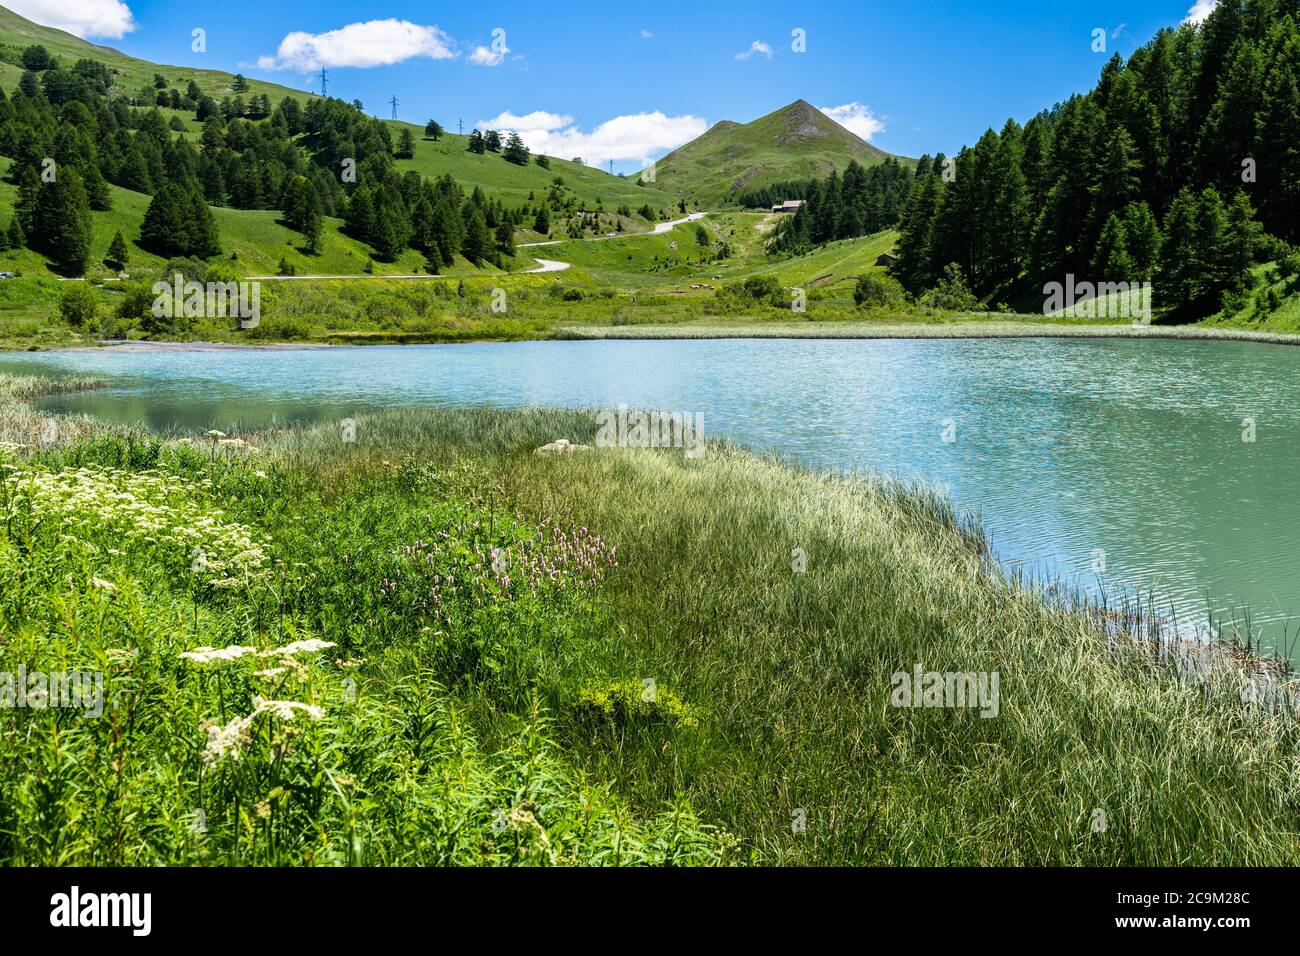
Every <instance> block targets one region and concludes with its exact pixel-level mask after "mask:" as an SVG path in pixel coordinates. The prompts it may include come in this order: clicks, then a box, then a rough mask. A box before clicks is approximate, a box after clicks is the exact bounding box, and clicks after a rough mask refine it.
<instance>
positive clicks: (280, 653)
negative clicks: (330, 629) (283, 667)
mask: <svg viewBox="0 0 1300 956" xmlns="http://www.w3.org/2000/svg"><path fill="white" fill-rule="evenodd" d="M337 646H338V645H337V644H335V643H334V642H333V641H322V640H320V639H319V638H315V637H313V638H309V639H308V640H305V641H294V642H293V643H292V644H286V645H284V647H273V648H271V649H270V650H269V651H263V652H262V656H263V657H292V656H293V655H294V654H298V653H303V654H314V653H316V652H317V651H323V650H325V648H327V647H337Z"/></svg>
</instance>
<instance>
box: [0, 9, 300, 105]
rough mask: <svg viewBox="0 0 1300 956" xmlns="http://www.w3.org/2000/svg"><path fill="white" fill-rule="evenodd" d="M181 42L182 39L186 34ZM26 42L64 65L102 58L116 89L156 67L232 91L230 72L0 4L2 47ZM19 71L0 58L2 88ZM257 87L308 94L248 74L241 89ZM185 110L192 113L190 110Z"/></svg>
mask: <svg viewBox="0 0 1300 956" xmlns="http://www.w3.org/2000/svg"><path fill="white" fill-rule="evenodd" d="M186 29H187V30H188V29H189V28H188V27H187V28H186ZM187 36H188V35H187ZM186 42H187V43H188V39H186ZM32 44H39V45H41V46H43V47H45V49H47V50H49V51H50V52H51V53H52V54H54V55H55V56H57V57H60V58H61V59H63V60H64V61H65V64H64V65H65V66H71V65H72V64H73V63H75V62H76V61H77V60H79V59H83V58H84V59H88V60H96V61H98V62H100V63H103V64H105V65H106V66H107V67H108V68H109V69H110V70H112V71H113V73H114V76H113V82H114V89H115V90H116V91H118V92H123V93H128V94H133V93H135V92H136V91H137V90H139V89H140V87H142V86H145V85H146V84H148V85H152V84H153V78H154V74H156V73H160V74H162V76H163V77H164V78H165V79H166V80H167V81H168V83H169V84H171V86H173V87H184V86H185V85H186V84H187V83H189V81H190V80H191V79H192V80H194V82H195V83H197V84H198V86H199V89H201V90H202V91H203V92H204V93H206V94H208V95H209V96H212V97H214V98H215V99H221V97H223V96H226V95H227V94H230V93H231V92H232V91H231V83H232V81H233V80H234V74H232V73H224V72H222V71H220V70H200V69H196V68H194V67H192V66H162V65H159V64H157V63H150V62H148V61H147V60H137V59H136V58H135V57H132V56H127V55H126V54H125V53H122V52H120V51H118V50H114V49H113V48H112V47H107V46H100V45H98V44H95V43H89V42H87V41H86V40H82V39H81V38H80V37H75V36H73V35H72V34H71V33H65V32H64V31H63V30H56V29H54V28H53V27H43V26H41V25H39V24H36V23H33V22H32V21H30V20H27V19H24V18H23V17H20V16H19V15H18V14H16V13H14V12H13V11H12V10H9V9H7V8H5V7H0V49H3V48H10V50H9V51H8V52H19V53H20V52H22V50H23V49H24V48H25V47H29V46H31V45H32ZM22 75H23V69H22V67H21V66H16V65H15V64H13V63H9V62H0V86H3V87H4V88H5V89H6V90H9V89H12V88H13V87H15V86H17V85H18V80H19V78H20V77H21V76H22ZM261 93H265V94H266V95H267V96H270V97H271V99H272V101H276V102H278V101H279V100H281V99H283V98H284V97H286V96H292V97H295V98H297V99H300V100H306V99H307V98H308V97H310V96H311V95H312V94H310V93H307V92H304V91H303V90H295V89H291V88H290V87H287V86H280V85H279V84H276V83H266V82H263V81H262V80H255V79H252V78H251V77H250V78H248V92H247V93H245V94H243V95H244V96H246V97H247V96H252V95H255V94H261ZM189 115H190V116H191V118H192V114H189Z"/></svg>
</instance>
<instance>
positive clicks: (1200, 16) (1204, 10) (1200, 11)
mask: <svg viewBox="0 0 1300 956" xmlns="http://www.w3.org/2000/svg"><path fill="white" fill-rule="evenodd" d="M1218 5H1219V0H1196V3H1194V4H1192V8H1191V9H1190V10H1188V11H1187V16H1186V17H1185V18H1184V19H1183V22H1184V23H1204V22H1205V18H1206V17H1208V16H1209V15H1210V14H1211V13H1213V12H1214V8H1215V7H1217V6H1218Z"/></svg>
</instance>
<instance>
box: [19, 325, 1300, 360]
mask: <svg viewBox="0 0 1300 956" xmlns="http://www.w3.org/2000/svg"><path fill="white" fill-rule="evenodd" d="M601 339H626V340H659V339H863V340H872V339H876V340H890V339H1161V340H1171V339H1172V340H1183V341H1207V342H1254V343H1258V344H1261V345H1300V334H1289V333H1284V332H1261V331H1255V330H1251V329H1241V328H1233V327H1224V326H1205V325H1136V326H1135V325H1128V324H1093V325H1087V324H1067V323H1054V322H1034V321H1016V320H1007V319H993V320H989V319H946V320H941V321H923V320H917V321H906V322H890V321H882V322H872V321H833V322H828V321H823V322H778V321H770V320H764V321H738V322H725V321H724V322H709V321H692V322H681V323H671V322H670V323H654V324H637V325H595V324H593V325H560V326H557V327H553V328H550V329H546V330H539V331H537V332H536V333H535V334H531V335H522V336H518V337H511V338H508V339H502V338H501V337H500V336H497V335H495V334H485V335H484V336H482V337H475V336H474V335H472V334H471V335H461V336H458V337H455V338H444V337H440V336H436V335H434V336H428V337H421V336H409V335H386V334H383V333H373V334H362V333H355V334H352V335H348V336H346V337H343V338H342V339H341V340H340V341H334V342H321V341H318V340H293V339H289V340H284V341H267V342H257V343H242V342H218V341H211V340H195V341H170V340H146V339H132V340H105V341H102V342H100V343H98V344H94V345H91V344H85V343H79V344H75V345H63V346H58V345H56V346H52V347H49V348H43V349H39V351H54V352H95V351H117V352H257V351H263V352H264V351H283V350H292V349H331V348H346V347H354V346H363V345H387V346H393V345H449V344H466V343H471V342H498V341H548V340H557V341H590V340H601ZM19 350H20V349H17V348H15V349H13V351H19Z"/></svg>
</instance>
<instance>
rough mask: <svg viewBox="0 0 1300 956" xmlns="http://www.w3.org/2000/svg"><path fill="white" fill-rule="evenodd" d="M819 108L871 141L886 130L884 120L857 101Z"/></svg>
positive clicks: (850, 130)
mask: <svg viewBox="0 0 1300 956" xmlns="http://www.w3.org/2000/svg"><path fill="white" fill-rule="evenodd" d="M817 108H818V109H819V110H821V111H822V112H823V113H825V114H826V115H827V116H829V117H830V118H831V119H833V120H835V122H837V123H839V124H840V125H841V126H843V127H844V128H845V129H846V130H848V131H849V132H850V133H854V134H855V135H857V136H859V137H861V138H862V139H865V140H866V141H867V142H870V141H871V137H873V136H875V135H876V134H877V133H883V132H884V131H885V124H884V122H882V121H881V119H880V118H879V117H878V116H876V115H875V114H874V113H872V112H871V109H870V107H867V106H864V105H863V104H861V103H859V102H857V101H854V102H852V103H845V104H844V105H843V106H819V107H817Z"/></svg>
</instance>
